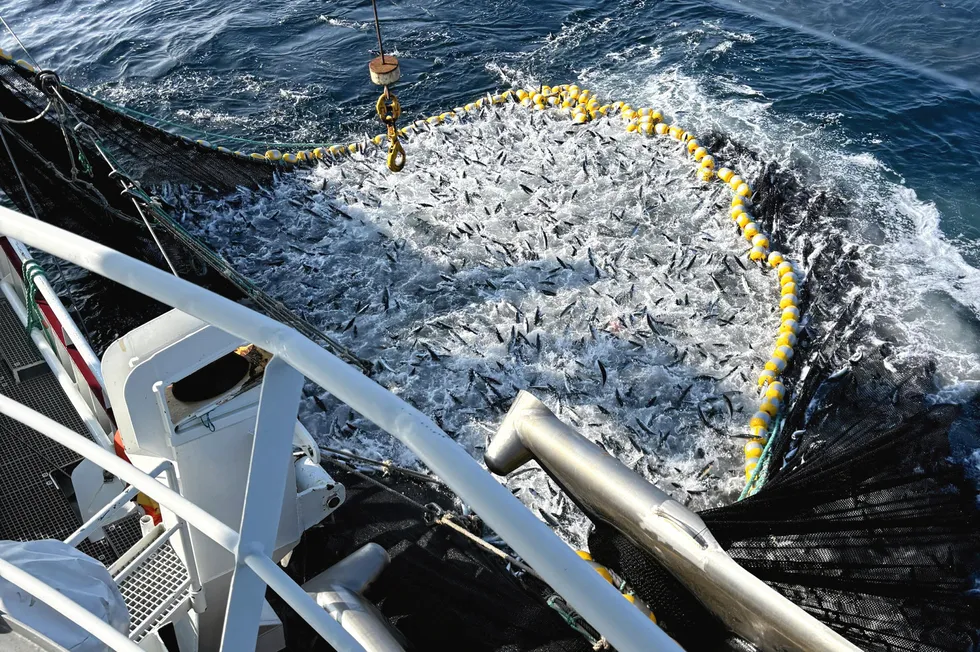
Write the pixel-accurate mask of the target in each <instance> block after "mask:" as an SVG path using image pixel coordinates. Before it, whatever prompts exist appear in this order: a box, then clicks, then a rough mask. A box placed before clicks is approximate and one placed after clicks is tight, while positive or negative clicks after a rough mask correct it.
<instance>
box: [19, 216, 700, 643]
mask: <svg viewBox="0 0 980 652" xmlns="http://www.w3.org/2000/svg"><path fill="white" fill-rule="evenodd" d="M0 234H4V235H7V236H9V237H11V238H15V239H17V240H20V241H21V242H23V243H25V244H27V245H29V246H31V247H34V248H36V249H40V250H42V251H46V252H48V253H49V254H52V255H54V256H57V257H58V258H61V259H63V260H67V261H69V262H72V263H74V264H76V265H78V266H80V267H83V268H85V269H88V270H89V271H92V272H94V273H96V274H99V275H101V276H104V277H106V278H108V279H110V280H113V281H116V282H117V283H120V284H122V285H125V286H127V287H129V288H131V289H133V290H136V291H137V292H140V293H142V294H145V295H147V296H149V297H152V298H154V299H156V300H157V301H160V302H162V303H165V304H167V305H169V306H171V307H174V308H177V309H179V310H181V311H183V312H185V313H187V314H189V315H192V316H194V317H197V318H198V319H201V320H202V321H204V322H207V323H209V324H211V325H213V326H215V327H217V328H220V329H221V330H224V331H226V332H228V333H230V334H232V335H235V336H237V337H240V338H242V339H243V340H245V341H248V342H252V343H253V344H255V345H256V346H259V347H261V348H263V349H265V350H267V351H269V352H271V353H273V354H274V355H275V358H276V359H274V360H273V362H272V363H270V365H273V363H276V362H277V361H281V364H282V367H286V366H287V365H288V367H291V369H292V370H295V371H296V372H299V373H301V374H302V375H303V376H305V377H306V378H308V379H310V380H311V381H313V382H315V383H317V384H318V385H320V386H321V387H322V388H323V389H325V390H326V391H328V392H330V393H331V394H333V396H335V397H336V398H338V399H339V400H341V401H343V402H344V403H346V404H347V405H348V406H350V407H351V408H353V409H354V410H355V411H357V412H358V413H360V414H361V415H362V416H364V417H365V418H366V419H368V420H369V421H371V422H373V423H374V424H375V425H377V426H379V427H380V428H381V429H383V430H385V431H386V432H388V433H389V434H391V435H393V436H395V437H397V438H398V439H399V440H400V441H402V442H403V443H404V444H405V445H406V446H408V447H409V449H411V450H412V451H413V452H414V453H415V454H416V455H417V456H418V458H419V459H420V460H421V461H422V462H423V463H425V464H426V465H427V466H428V467H429V469H431V470H432V472H434V473H435V474H436V475H437V476H439V477H440V478H441V479H442V480H443V481H444V482H445V483H446V484H447V485H448V486H449V487H450V488H451V489H452V490H453V491H454V492H455V493H456V494H457V495H458V496H459V497H460V498H461V499H462V500H463V501H464V502H466V503H467V504H468V505H469V506H471V507H472V508H473V510H474V511H475V512H476V513H477V514H478V515H479V516H480V517H481V518H482V519H483V520H484V522H486V523H487V525H488V526H489V527H490V528H492V529H493V530H494V531H496V533H497V534H498V535H500V537H501V538H502V539H503V540H504V541H506V542H507V544H508V545H509V546H510V547H511V548H512V549H513V550H514V551H515V552H517V554H519V555H520V556H521V557H522V558H523V559H524V560H525V561H526V562H527V563H528V564H529V565H530V566H531V567H532V568H534V570H535V571H536V572H537V573H538V574H539V575H540V576H541V577H542V578H543V579H544V580H545V581H546V582H547V583H548V584H549V585H550V586H551V587H552V588H553V589H554V590H555V591H556V592H558V593H559V594H560V595H561V596H562V597H563V598H564V599H565V600H566V601H567V602H568V603H569V604H570V605H571V606H572V607H573V608H574V609H575V610H576V611H577V612H578V613H579V614H580V615H581V616H582V617H583V618H585V619H586V620H587V621H588V622H589V623H590V624H591V625H592V626H593V627H594V628H595V629H596V630H597V631H599V632H600V633H601V634H602V635H603V636H604V637H605V638H606V640H607V641H609V643H610V644H611V645H613V646H614V647H615V648H616V649H618V650H621V651H623V652H628V651H633V650H635V651H639V650H680V649H681V648H680V647H679V646H678V645H677V644H676V643H675V642H674V641H673V640H672V639H671V638H670V637H668V636H667V635H666V634H665V633H664V632H663V631H662V630H661V629H660V628H658V627H657V626H656V625H655V624H653V623H652V622H651V621H650V620H649V619H648V618H647V617H646V616H644V615H643V614H642V613H641V612H640V611H639V610H638V609H632V608H625V606H626V604H625V601H624V600H623V598H622V595H621V594H620V593H619V591H618V590H617V589H616V588H615V587H613V586H612V585H611V584H609V583H608V582H606V581H605V580H604V579H602V577H600V576H599V575H598V574H597V573H595V571H593V570H592V568H591V567H590V566H589V565H587V564H586V563H585V562H584V561H582V560H581V559H580V558H579V557H578V555H577V554H576V553H575V552H574V551H573V550H572V549H571V548H569V547H568V546H567V545H566V544H565V543H564V542H563V541H561V539H559V538H558V536H557V535H556V534H555V533H554V532H553V531H552V530H551V529H550V528H548V527H547V526H546V525H545V524H544V523H542V522H541V521H540V520H538V519H537V518H536V517H535V516H534V515H533V514H532V513H531V512H530V511H529V510H528V509H527V508H526V507H525V506H524V505H523V504H522V503H521V502H520V501H518V500H517V498H515V497H514V496H513V495H512V494H511V493H510V491H508V490H507V488H506V487H504V486H502V485H501V484H500V483H499V482H498V481H497V480H496V479H495V478H493V477H492V476H491V475H490V474H489V473H488V472H487V471H486V470H485V469H483V467H481V466H480V465H479V464H478V463H477V462H476V460H474V459H473V458H472V457H471V456H470V455H469V454H468V453H467V452H466V451H464V450H463V449H462V448H461V447H460V446H459V445H458V444H456V443H455V442H454V441H453V440H452V439H450V438H449V437H448V436H447V435H446V434H445V433H444V432H442V431H441V430H440V429H439V428H438V427H437V426H436V425H435V424H434V423H433V422H432V421H431V420H430V419H429V418H428V417H426V416H425V415H424V414H422V413H421V412H419V411H418V410H416V409H415V408H413V407H412V406H411V405H409V404H408V403H406V402H405V401H403V400H401V399H400V398H398V397H397V396H395V395H394V394H392V393H391V392H389V391H388V390H386V389H384V388H383V387H381V386H380V385H377V384H376V383H374V382H373V381H372V380H370V379H369V378H367V377H365V376H364V375H362V374H361V372H360V371H358V370H356V369H355V368H353V367H351V366H349V365H347V364H346V363H344V362H342V361H341V360H339V359H338V358H337V357H335V356H334V355H332V354H331V353H329V352H327V351H325V350H324V349H323V348H321V347H320V346H319V345H317V344H316V343H314V342H312V341H310V340H308V339H306V338H305V337H303V336H302V335H300V334H299V333H298V332H296V331H295V330H293V329H292V328H289V327H288V326H285V325H283V324H281V323H279V322H277V321H275V320H273V319H270V318H268V317H265V316H264V315H260V314H258V313H256V312H254V311H252V310H250V309H248V308H246V307H245V306H242V305H240V304H237V303H235V302H234V301H231V300H229V299H225V298H223V297H220V296H218V295H215V294H214V293H212V292H209V291H207V290H204V289H202V288H200V287H198V286H195V285H193V284H191V283H189V282H187V281H184V280H182V279H179V278H177V277H175V276H172V275H170V274H168V273H166V272H163V271H162V270H159V269H157V268H155V267H152V266H150V265H147V264H145V263H142V262H140V261H137V260H135V259H133V258H130V257H128V256H125V255H123V254H121V253H119V252H117V251H114V250H112V249H109V248H107V247H104V246H102V245H99V244H97V243H94V242H91V241H89V240H86V239H84V238H81V237H79V236H76V235H73V234H71V233H68V232H66V231H63V230H61V229H58V228H57V227H54V226H51V225H49V224H45V223H43V222H39V221H37V220H33V219H30V218H28V217H25V216H23V215H21V214H19V213H16V212H14V211H11V210H9V209H5V208H2V207H0ZM276 366H279V365H276ZM267 373H268V371H267ZM297 391H298V390H297ZM0 412H3V413H5V414H8V415H9V416H11V417H13V418H15V419H17V420H19V421H22V422H24V423H25V424H27V425H29V426H30V427H32V428H34V429H35V430H37V431H38V432H42V433H44V434H45V435H47V436H48V437H51V438H52V439H55V440H56V441H58V442H59V443H61V444H62V445H64V446H67V447H68V448H70V449H72V450H74V451H75V452H77V453H79V454H81V455H83V456H85V457H86V458H88V459H90V460H92V461H93V462H94V463H96V464H98V465H99V466H102V467H103V468H104V469H106V470H108V471H110V472H112V473H114V474H115V475H117V477H119V478H120V479H122V480H123V481H125V482H128V483H129V484H130V485H132V486H134V487H136V488H138V489H139V490H140V491H142V492H143V493H145V494H147V495H148V496H150V497H151V498H153V499H154V500H156V501H157V502H159V503H160V504H161V505H163V506H165V507H166V508H167V509H169V510H171V511H172V512H174V513H175V514H177V515H178V516H180V517H181V518H183V519H185V520H186V521H187V522H188V523H189V524H191V525H192V526H193V527H195V528H197V529H199V530H200V531H201V532H202V533H203V534H205V535H206V536H208V537H209V538H211V539H212V540H214V541H215V542H217V543H218V544H219V545H221V546H222V547H224V548H225V549H226V550H229V551H230V552H232V553H233V554H234V555H235V558H236V562H237V568H239V569H241V568H248V569H250V570H251V572H252V573H254V574H255V576H257V578H258V579H261V581H262V582H264V584H266V585H268V586H269V587H270V588H272V589H273V591H275V592H276V593H277V594H278V595H279V596H280V597H281V598H283V600H284V601H285V602H286V603H287V604H288V605H289V606H290V607H292V608H293V609H294V610H295V611H296V612H297V613H298V614H299V615H300V616H301V617H302V618H304V619H305V620H306V621H307V622H308V623H309V624H310V625H311V626H312V627H313V628H314V630H316V631H317V633H319V634H320V635H321V636H323V637H324V639H326V640H327V642H328V643H330V644H331V645H332V646H333V647H334V648H335V649H337V650H342V651H345V650H360V649H361V647H360V645H358V644H357V643H356V642H355V641H354V640H353V639H352V638H351V636H350V635H349V634H348V633H347V632H346V631H345V630H344V629H343V628H342V627H341V626H340V625H339V624H338V623H337V622H336V621H334V620H333V619H332V618H331V617H330V616H329V615H327V613H326V612H325V611H324V610H322V609H321V608H320V607H319V606H318V605H317V604H316V602H315V601H314V600H313V599H312V598H311V597H310V596H308V595H307V594H306V593H305V592H304V591H303V589H302V588H300V587H299V586H298V585H297V584H296V583H295V582H293V581H292V580H291V579H290V578H289V577H288V576H287V575H286V574H285V572H284V571H283V570H282V569H280V568H279V566H278V565H277V564H276V563H275V562H273V561H272V559H271V558H270V557H269V556H268V555H267V554H266V552H265V551H264V550H263V546H262V545H261V544H260V543H259V542H258V541H257V540H246V541H243V540H242V538H241V537H240V536H239V533H238V532H235V531H234V530H233V529H232V528H230V527H228V526H227V525H225V524H224V523H222V522H221V521H219V520H217V519H216V518H214V517H213V516H211V515H210V514H208V513H207V512H205V511H204V510H202V509H201V508H199V507H198V506H197V505H195V504H194V503H192V502H190V501H188V500H187V499H185V498H184V497H183V496H181V495H180V494H178V493H176V492H174V491H173V490H171V489H170V488H169V487H166V486H165V485H163V484H162V483H160V482H158V481H157V480H154V479H153V478H151V477H149V476H148V475H146V474H144V473H142V472H140V471H138V470H137V469H135V468H134V467H132V466H131V465H129V464H127V463H126V462H124V461H122V460H121V459H119V458H117V457H115V456H114V455H113V454H112V453H110V452H108V451H106V450H104V449H102V448H100V447H99V446H97V445H95V444H93V443H92V442H90V441H88V440H86V439H84V438H83V437H81V436H79V435H77V434H75V433H73V432H71V431H70V430H68V429H67V428H65V427H64V426H61V425H60V424H58V423H56V422H54V421H52V420H50V419H48V418H46V417H44V416H43V415H40V414H38V413H36V412H34V411H33V410H30V409H29V408H26V407H25V406H23V405H20V404H19V403H16V402H14V401H10V400H9V399H2V398H0ZM292 418H294V419H295V413H294V415H293V417H292ZM261 421H262V410H261V408H260V413H259V423H258V424H257V425H258V427H257V429H256V434H255V438H256V443H255V444H254V446H255V449H254V450H253V456H254V454H255V452H256V451H257V450H259V447H260V439H261V437H260V432H259V431H261V430H267V429H263V428H262V427H261ZM274 437H275V436H274V435H270V437H265V439H266V440H268V441H265V442H264V443H261V445H273V442H272V439H274ZM253 461H254V459H253ZM262 466H263V465H261V464H258V465H257V464H253V465H252V467H251V468H250V471H249V481H248V486H249V488H251V487H253V482H254V483H255V486H261V485H262V483H263V482H267V481H269V479H268V478H265V477H263V476H265V475H266V474H267V473H268V471H265V470H264V469H263V468H262ZM254 503H261V501H260V500H253V499H252V492H251V491H247V495H246V500H245V506H244V509H243V519H242V522H243V531H244V530H248V531H251V530H252V529H253V528H252V527H251V525H252V524H253V523H254V518H253V517H250V510H251V513H252V514H253V515H255V514H257V513H259V512H261V511H262V510H263V509H264V506H263V505H261V504H254ZM237 572H238V571H236V574H237ZM0 574H2V573H0ZM12 581H13V580H12ZM25 590H27V589H26V588H25ZM263 591H264V586H263V585H262V584H261V583H259V584H258V585H255V584H253V583H244V582H243V590H242V591H241V592H240V593H239V594H238V595H236V591H235V590H234V587H233V590H232V593H231V596H230V598H229V604H228V614H227V617H226V620H225V636H224V637H223V639H222V643H223V645H222V647H223V649H228V650H231V649H236V650H239V649H247V647H248V646H247V645H246V646H243V645H241V643H242V641H241V637H237V638H236V637H235V636H234V634H230V631H231V632H235V631H236V629H235V628H236V627H241V628H242V629H241V630H237V631H246V632H247V631H251V634H250V639H251V645H252V646H254V641H255V633H256V630H255V629H251V630H250V629H249V626H244V627H243V623H241V622H238V621H236V618H239V611H240V609H236V606H242V609H243V610H244V611H246V612H247V611H249V609H245V608H244V606H243V605H244V604H245V602H243V603H242V604H241V605H237V604H236V599H237V598H239V597H240V596H243V595H246V594H249V595H253V594H254V595H253V597H255V598H258V599H259V600H261V594H262V592H263ZM45 593H46V592H42V594H41V595H37V594H35V597H37V598H38V599H39V600H42V601H47V600H46V599H45V595H44V594H45ZM49 597H51V596H49ZM251 604H254V599H253V600H252V602H251ZM258 604H261V602H259V603H258ZM91 631H92V633H93V634H95V635H98V633H97V632H96V631H94V630H91ZM100 638H101V637H100ZM102 640H104V641H105V639H102ZM232 640H234V641H236V642H237V644H238V645H239V647H235V648H232V647H227V648H226V647H225V644H228V643H229V642H230V641H232ZM105 642H106V643H107V644H108V645H112V643H111V642H109V641H105Z"/></svg>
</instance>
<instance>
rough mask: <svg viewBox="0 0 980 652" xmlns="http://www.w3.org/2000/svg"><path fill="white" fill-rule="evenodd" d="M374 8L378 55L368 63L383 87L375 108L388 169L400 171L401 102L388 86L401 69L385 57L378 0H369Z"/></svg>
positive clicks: (402, 164)
mask: <svg viewBox="0 0 980 652" xmlns="http://www.w3.org/2000/svg"><path fill="white" fill-rule="evenodd" d="M371 6H372V7H373V8H374V31H375V33H376V34H377V35H378V52H379V54H380V56H379V57H378V58H377V59H372V60H371V62H370V63H369V64H368V70H369V71H370V73H371V81H373V82H374V83H375V84H376V85H378V86H383V87H384V93H382V94H381V97H379V98H378V101H377V103H376V105H375V109H376V110H377V112H378V118H380V119H381V122H383V123H384V124H385V127H386V129H387V133H388V158H387V164H388V169H389V170H391V171H392V172H401V170H402V168H404V167H405V148H404V147H402V144H401V141H399V139H398V127H397V126H396V124H395V123H396V121H397V120H398V118H399V117H401V114H402V107H401V104H399V103H398V98H397V97H395V94H394V93H392V92H391V90H390V89H389V88H388V86H389V85H390V84H394V83H395V82H396V81H398V79H399V78H400V77H401V69H400V68H399V67H398V59H396V58H395V57H390V56H389V57H385V48H384V43H383V42H382V40H381V21H380V20H379V19H378V2H377V0H371Z"/></svg>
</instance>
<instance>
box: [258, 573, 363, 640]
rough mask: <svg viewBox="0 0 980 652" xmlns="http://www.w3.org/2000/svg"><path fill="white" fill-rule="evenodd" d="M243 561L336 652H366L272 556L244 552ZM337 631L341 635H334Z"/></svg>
mask: <svg viewBox="0 0 980 652" xmlns="http://www.w3.org/2000/svg"><path fill="white" fill-rule="evenodd" d="M244 562H245V564H247V565H248V567H249V568H251V569H252V572H254V573H255V574H256V575H258V576H259V577H260V578H261V579H262V581H263V582H265V583H266V584H267V585H268V586H269V588H271V589H272V590H273V591H275V592H276V593H277V594H278V595H279V597H281V598H282V599H283V600H285V601H286V604H288V605H289V606H290V607H292V608H293V609H294V610H295V611H296V613H297V614H299V616H300V617H301V618H302V619H303V620H305V621H306V622H308V623H309V624H310V626H311V627H312V628H313V629H314V630H316V632H317V634H319V635H320V636H322V637H323V639H324V640H325V641H327V642H329V643H330V645H332V646H333V647H334V649H336V650H337V652H367V651H366V650H364V648H363V647H361V644H360V643H358V642H357V641H356V640H354V637H352V636H351V635H350V634H349V633H348V632H347V630H345V629H344V628H343V627H341V625H340V623H338V622H337V621H336V620H334V619H333V618H331V617H330V616H329V614H327V613H326V612H325V611H323V609H321V608H320V605H318V604H317V603H316V601H315V600H314V599H313V597H312V596H310V595H309V594H308V593H306V591H304V590H303V589H301V588H300V586H299V585H298V584H297V583H296V582H294V581H293V579H292V578H291V577H289V575H286V572H285V571H284V570H283V569H281V568H279V565H278V564H277V563H276V562H274V561H272V559H270V558H269V557H266V556H265V555H247V556H246V557H245V559H244ZM324 621H326V622H328V623H329V626H324ZM338 630H339V631H340V633H341V634H343V636H338V635H337V631H338Z"/></svg>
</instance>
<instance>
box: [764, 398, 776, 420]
mask: <svg viewBox="0 0 980 652" xmlns="http://www.w3.org/2000/svg"><path fill="white" fill-rule="evenodd" d="M759 411H760V412H765V413H766V414H768V415H769V416H770V417H774V416H776V414H777V413H778V412H779V399H778V398H771V399H769V400H767V401H766V402H765V403H763V404H762V405H760V406H759Z"/></svg>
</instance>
